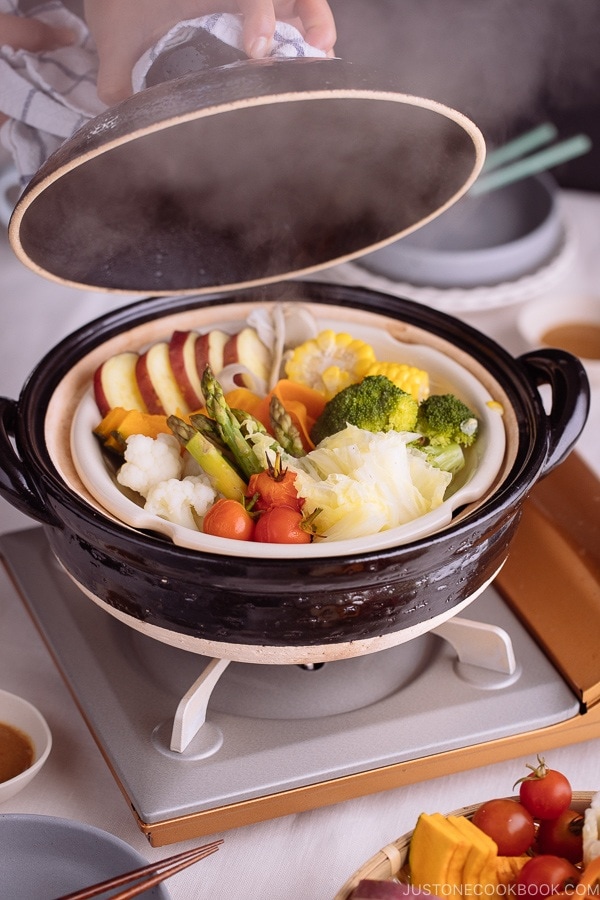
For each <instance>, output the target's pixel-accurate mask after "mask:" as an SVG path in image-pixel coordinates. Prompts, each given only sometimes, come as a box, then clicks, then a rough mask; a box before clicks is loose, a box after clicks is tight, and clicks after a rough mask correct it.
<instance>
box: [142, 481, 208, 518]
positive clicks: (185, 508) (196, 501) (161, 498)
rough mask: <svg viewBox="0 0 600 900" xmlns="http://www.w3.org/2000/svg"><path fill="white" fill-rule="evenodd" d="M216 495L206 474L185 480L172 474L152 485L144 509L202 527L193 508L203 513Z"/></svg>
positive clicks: (199, 514) (200, 513) (163, 516)
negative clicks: (197, 522)
mask: <svg viewBox="0 0 600 900" xmlns="http://www.w3.org/2000/svg"><path fill="white" fill-rule="evenodd" d="M216 496H217V495H216V492H215V491H214V489H213V488H212V487H211V486H210V484H209V483H208V479H206V478H205V477H204V476H202V475H189V476H187V477H186V478H183V479H182V480H181V481H179V480H178V479H177V478H170V479H168V480H167V481H161V482H159V483H158V484H155V485H153V486H152V487H151V488H150V490H149V491H148V496H147V499H146V504H145V506H144V509H145V510H146V512H149V513H151V514H152V515H155V516H160V518H161V519H167V521H169V522H174V523H175V524H176V525H183V526H184V528H192V529H193V530H195V531H198V526H197V525H196V522H195V520H194V515H193V512H192V510H194V511H195V512H196V514H197V515H198V516H200V517H202V516H203V515H204V514H205V513H206V511H207V510H208V508H209V507H210V506H212V504H213V503H214V501H215V499H216Z"/></svg>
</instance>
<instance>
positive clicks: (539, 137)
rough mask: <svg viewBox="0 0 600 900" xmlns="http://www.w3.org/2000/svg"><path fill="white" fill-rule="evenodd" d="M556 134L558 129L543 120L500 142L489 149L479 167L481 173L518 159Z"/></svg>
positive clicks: (549, 140) (547, 141) (548, 142)
mask: <svg viewBox="0 0 600 900" xmlns="http://www.w3.org/2000/svg"><path fill="white" fill-rule="evenodd" d="M557 136H558V129H557V128H556V126H555V125H552V124H551V123H550V122H545V123H544V124H543V125H537V126H536V127H535V128H532V129H531V131H526V132H525V134H521V135H519V137H516V138H513V139H512V141H508V142H507V143H506V144H502V146H501V147H496V148H495V149H494V150H490V152H489V153H488V155H487V157H486V159H485V162H484V164H483V167H482V169H481V173H482V174H484V173H487V172H492V171H493V170H494V169H497V168H499V167H500V166H503V165H504V164H505V163H508V162H513V160H515V159H520V158H521V156H525V155H526V154H527V153H531V151H532V150H537V149H538V147H543V146H544V144H550V143H551V142H552V141H553V140H554V138H555V137H557Z"/></svg>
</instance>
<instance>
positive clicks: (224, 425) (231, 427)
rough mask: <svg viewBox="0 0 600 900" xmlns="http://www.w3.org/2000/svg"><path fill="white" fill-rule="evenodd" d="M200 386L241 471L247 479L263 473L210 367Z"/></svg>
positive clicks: (213, 417)
mask: <svg viewBox="0 0 600 900" xmlns="http://www.w3.org/2000/svg"><path fill="white" fill-rule="evenodd" d="M200 386H201V388H202V394H203V396H204V401H205V403H206V410H207V412H208V414H209V416H210V417H211V418H212V419H214V420H215V422H216V423H217V426H218V429H219V433H220V435H221V438H222V439H223V441H224V442H225V444H226V445H227V446H228V447H229V449H230V450H231V452H232V453H233V455H234V458H235V461H236V462H237V464H238V465H239V467H240V470H241V471H242V472H243V474H244V475H245V476H246V477H247V478H249V477H250V476H251V475H254V474H256V473H258V472H262V471H263V467H262V466H261V464H260V462H259V461H258V459H257V457H256V454H255V453H254V452H253V451H252V448H251V447H250V445H249V444H248V443H247V441H246V439H245V438H244V435H243V434H242V431H241V429H240V423H239V422H238V420H237V419H236V417H235V416H234V414H233V413H232V411H231V409H230V407H229V405H228V403H227V401H226V400H225V396H224V394H223V389H222V387H221V385H220V384H219V382H218V381H217V379H216V378H215V377H214V375H213V373H212V369H211V368H210V366H206V368H205V369H204V372H203V373H202V380H201V383H200Z"/></svg>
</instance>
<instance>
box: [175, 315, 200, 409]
mask: <svg viewBox="0 0 600 900" xmlns="http://www.w3.org/2000/svg"><path fill="white" fill-rule="evenodd" d="M199 338H200V335H199V334H198V332H197V331H174V332H173V334H172V335H171V340H170V341H169V361H170V363H171V368H172V370H173V375H174V376H175V379H176V381H177V383H178V384H179V387H180V389H181V393H182V394H183V398H184V400H185V402H186V403H187V405H188V406H189V408H190V409H200V407H202V406H204V399H203V397H202V390H201V387H200V379H199V377H198V370H197V367H196V343H197V341H198V339H199Z"/></svg>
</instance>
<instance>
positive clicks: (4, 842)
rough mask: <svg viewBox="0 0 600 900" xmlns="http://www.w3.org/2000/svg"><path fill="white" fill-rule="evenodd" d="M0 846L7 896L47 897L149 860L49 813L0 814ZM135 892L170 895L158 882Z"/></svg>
mask: <svg viewBox="0 0 600 900" xmlns="http://www.w3.org/2000/svg"><path fill="white" fill-rule="evenodd" d="M0 847H2V854H1V856H0V885H1V889H0V890H1V893H2V896H3V897H7V898H8V897H10V898H11V900H50V898H52V897H59V896H60V895H61V894H66V893H69V892H71V891H75V890H78V889H80V888H83V887H86V886H87V885H89V884H95V883H96V882H100V881H103V880H104V879H106V878H111V877H113V876H114V875H119V874H121V873H123V872H129V871H131V870H132V869H136V868H138V867H139V866H143V865H145V864H146V863H147V862H148V860H146V859H144V857H143V856H141V855H140V854H139V853H137V852H136V851H135V850H133V848H132V847H130V846H129V845H128V844H126V843H125V842H124V841H121V840H120V839H119V838H116V837H114V836H113V835H112V834H108V832H106V831H101V830H100V829H98V828H93V827H92V826H90V825H84V824H83V823H81V822H72V821H70V820H68V819H57V818H54V817H53V816H32V815H13V814H9V815H0ZM113 893H114V892H113ZM109 896H111V895H110V894H108V893H104V894H102V895H101V898H108V897H109ZM139 896H140V897H147V898H151V897H152V898H155V900H169V897H170V894H169V892H168V891H167V889H166V887H164V886H163V885H157V886H156V887H154V888H152V889H151V890H149V891H144V893H143V894H140V895H139Z"/></svg>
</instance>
